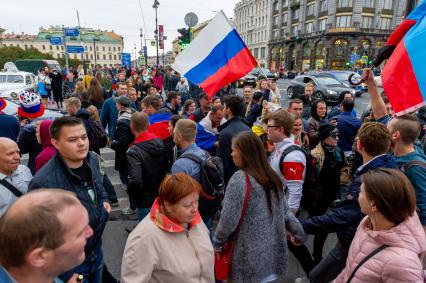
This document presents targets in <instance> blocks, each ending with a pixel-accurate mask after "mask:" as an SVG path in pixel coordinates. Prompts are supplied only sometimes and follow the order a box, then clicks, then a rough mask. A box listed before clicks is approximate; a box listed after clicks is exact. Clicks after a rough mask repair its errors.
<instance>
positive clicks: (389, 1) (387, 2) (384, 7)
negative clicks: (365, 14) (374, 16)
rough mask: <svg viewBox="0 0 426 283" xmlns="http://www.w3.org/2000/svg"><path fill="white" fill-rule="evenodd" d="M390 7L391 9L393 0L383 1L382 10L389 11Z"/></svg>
mask: <svg viewBox="0 0 426 283" xmlns="http://www.w3.org/2000/svg"><path fill="white" fill-rule="evenodd" d="M392 7H393V0H384V3H383V9H388V10H390V9H392Z"/></svg>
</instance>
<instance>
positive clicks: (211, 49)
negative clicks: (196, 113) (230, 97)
mask: <svg viewBox="0 0 426 283" xmlns="http://www.w3.org/2000/svg"><path fill="white" fill-rule="evenodd" d="M256 65H257V62H256V60H255V59H254V57H253V55H252V54H251V53H250V50H249V49H248V48H247V46H246V45H245V43H244V41H243V40H242V39H241V37H240V35H239V34H238V32H237V31H236V30H235V29H234V28H233V27H232V25H231V23H230V22H229V20H228V18H227V17H226V15H225V14H224V13H223V11H220V12H218V13H217V14H216V16H215V17H214V18H213V19H212V20H211V21H210V23H209V24H208V25H207V26H206V27H205V28H204V29H203V30H202V31H201V32H200V33H199V34H198V36H197V37H196V38H195V39H194V40H193V41H192V42H191V44H190V46H189V47H188V48H187V49H185V50H183V51H182V52H181V53H180V54H179V55H178V56H177V57H176V59H175V62H174V64H173V65H172V67H173V68H174V69H175V70H176V71H178V72H179V73H181V74H182V75H183V76H184V77H185V78H187V79H188V80H189V81H191V82H192V83H194V84H197V85H199V86H200V87H201V88H202V89H203V90H204V91H205V92H206V93H207V94H208V95H209V96H210V97H212V96H213V95H214V94H215V93H216V92H217V91H218V90H219V89H221V88H222V87H223V86H225V85H227V84H229V83H231V82H233V81H236V80H238V79H239V78H241V77H243V76H245V75H246V74H247V73H248V72H250V71H251V70H253V68H254V67H255V66H256Z"/></svg>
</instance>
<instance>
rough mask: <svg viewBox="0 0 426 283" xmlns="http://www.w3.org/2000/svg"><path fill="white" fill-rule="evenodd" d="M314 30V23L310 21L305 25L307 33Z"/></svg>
mask: <svg viewBox="0 0 426 283" xmlns="http://www.w3.org/2000/svg"><path fill="white" fill-rule="evenodd" d="M311 32H314V23H313V22H310V23H307V24H306V25H305V33H311Z"/></svg>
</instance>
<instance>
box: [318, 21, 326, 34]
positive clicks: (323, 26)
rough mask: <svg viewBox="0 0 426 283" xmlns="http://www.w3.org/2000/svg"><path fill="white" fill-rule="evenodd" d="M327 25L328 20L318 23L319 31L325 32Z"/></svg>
mask: <svg viewBox="0 0 426 283" xmlns="http://www.w3.org/2000/svg"><path fill="white" fill-rule="evenodd" d="M326 23H327V18H325V19H321V20H319V22H318V30H319V31H325V24H326Z"/></svg>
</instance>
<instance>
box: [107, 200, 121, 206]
mask: <svg viewBox="0 0 426 283" xmlns="http://www.w3.org/2000/svg"><path fill="white" fill-rule="evenodd" d="M109 204H110V205H111V207H119V206H120V204H119V203H118V201H117V200H115V201H110V202H109Z"/></svg>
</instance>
